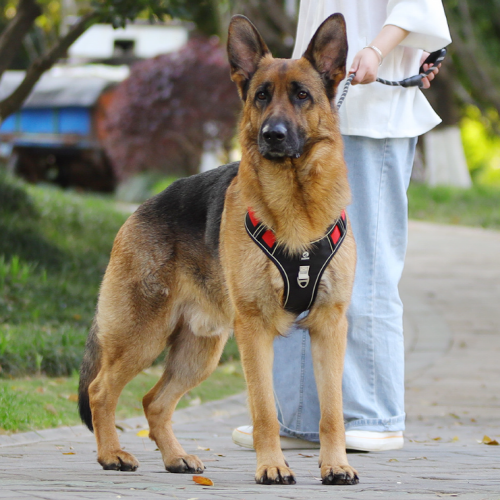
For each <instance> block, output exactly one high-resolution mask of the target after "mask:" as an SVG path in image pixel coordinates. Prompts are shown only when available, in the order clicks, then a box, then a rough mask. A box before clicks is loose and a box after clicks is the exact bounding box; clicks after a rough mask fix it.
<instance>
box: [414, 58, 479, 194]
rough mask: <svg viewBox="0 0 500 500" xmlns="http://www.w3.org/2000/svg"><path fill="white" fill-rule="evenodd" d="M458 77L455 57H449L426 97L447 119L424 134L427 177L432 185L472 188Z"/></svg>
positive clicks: (439, 113)
mask: <svg viewBox="0 0 500 500" xmlns="http://www.w3.org/2000/svg"><path fill="white" fill-rule="evenodd" d="M454 78H456V75H455V73H454V71H453V65H452V64H451V61H446V62H445V63H444V64H443V66H442V67H441V70H440V72H439V75H438V76H437V77H436V79H435V80H433V81H432V85H431V88H430V89H429V90H428V91H426V97H427V98H428V99H429V102H430V103H431V105H432V107H433V108H434V110H435V111H436V112H437V114H438V115H439V116H440V117H441V119H442V120H443V122H442V123H441V124H440V125H439V126H438V127H436V128H435V129H434V130H431V131H430V132H427V134H425V135H424V148H423V149H424V159H425V175H424V178H425V181H426V182H427V183H428V184H429V185H430V186H437V185H446V186H458V187H464V188H468V187H470V186H471V185H472V182H471V178H470V174H469V170H468V167H467V162H466V160H465V153H464V148H463V145H462V138H461V136H460V128H459V122H460V114H459V109H458V105H457V103H456V102H455V92H454Z"/></svg>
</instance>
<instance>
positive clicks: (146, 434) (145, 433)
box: [136, 429, 149, 438]
mask: <svg viewBox="0 0 500 500" xmlns="http://www.w3.org/2000/svg"><path fill="white" fill-rule="evenodd" d="M136 436H139V437H140V438H147V437H149V429H143V430H142V431H139V432H138V433H137V434H136Z"/></svg>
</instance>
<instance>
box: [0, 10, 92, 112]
mask: <svg viewBox="0 0 500 500" xmlns="http://www.w3.org/2000/svg"><path fill="white" fill-rule="evenodd" d="M96 20H97V13H96V12H95V11H92V12H90V13H88V14H86V15H85V16H82V17H81V18H80V19H79V20H78V21H77V22H76V23H75V24H74V25H73V26H72V27H71V28H70V30H69V31H68V33H67V34H66V35H65V36H63V37H62V38H60V39H59V40H58V42H57V43H56V45H55V46H54V47H52V49H50V50H49V51H48V52H47V53H46V54H44V55H43V56H41V57H39V58H38V59H36V60H35V61H33V63H32V64H31V66H30V67H29V68H28V70H27V71H26V75H25V77H24V80H23V81H22V82H21V83H20V85H19V87H17V89H16V90H14V92H12V94H11V95H10V96H8V97H6V98H5V99H4V100H3V101H1V102H0V121H1V120H5V118H7V117H8V116H10V115H11V114H12V113H14V112H15V111H17V110H18V109H19V108H20V107H21V105H22V104H23V102H24V101H25V99H26V98H27V97H28V96H29V94H30V92H31V91H32V89H33V87H34V86H35V84H36V82H38V80H39V79H40V77H41V76H42V75H43V73H44V72H45V71H47V70H48V69H50V68H51V67H52V66H53V65H54V64H55V63H56V62H57V60H58V59H59V58H61V57H63V56H64V55H65V54H66V51H67V50H68V48H69V47H70V45H71V44H72V43H73V42H74V41H75V40H76V39H77V38H78V37H79V36H80V35H81V34H82V33H83V32H84V31H85V30H86V29H87V28H88V26H89V24H90V23H92V22H95V21H96Z"/></svg>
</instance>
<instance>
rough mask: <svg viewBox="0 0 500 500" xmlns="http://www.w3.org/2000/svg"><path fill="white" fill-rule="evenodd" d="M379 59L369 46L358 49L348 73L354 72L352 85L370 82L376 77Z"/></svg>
mask: <svg viewBox="0 0 500 500" xmlns="http://www.w3.org/2000/svg"><path fill="white" fill-rule="evenodd" d="M379 63H380V59H379V56H378V54H377V53H376V52H375V51H374V50H373V49H370V48H369V47H366V48H364V49H363V50H360V51H359V52H358V53H357V54H356V56H355V57H354V61H353V62H352V65H351V69H350V70H349V74H351V73H356V76H355V77H354V80H353V81H352V85H357V84H358V83H361V84H363V85H364V84H367V83H372V82H374V81H375V80H376V78H377V72H378V65H379Z"/></svg>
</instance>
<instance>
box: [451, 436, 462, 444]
mask: <svg viewBox="0 0 500 500" xmlns="http://www.w3.org/2000/svg"><path fill="white" fill-rule="evenodd" d="M457 441H460V439H459V437H458V436H453V437H452V438H451V442H452V443H456V442H457Z"/></svg>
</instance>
